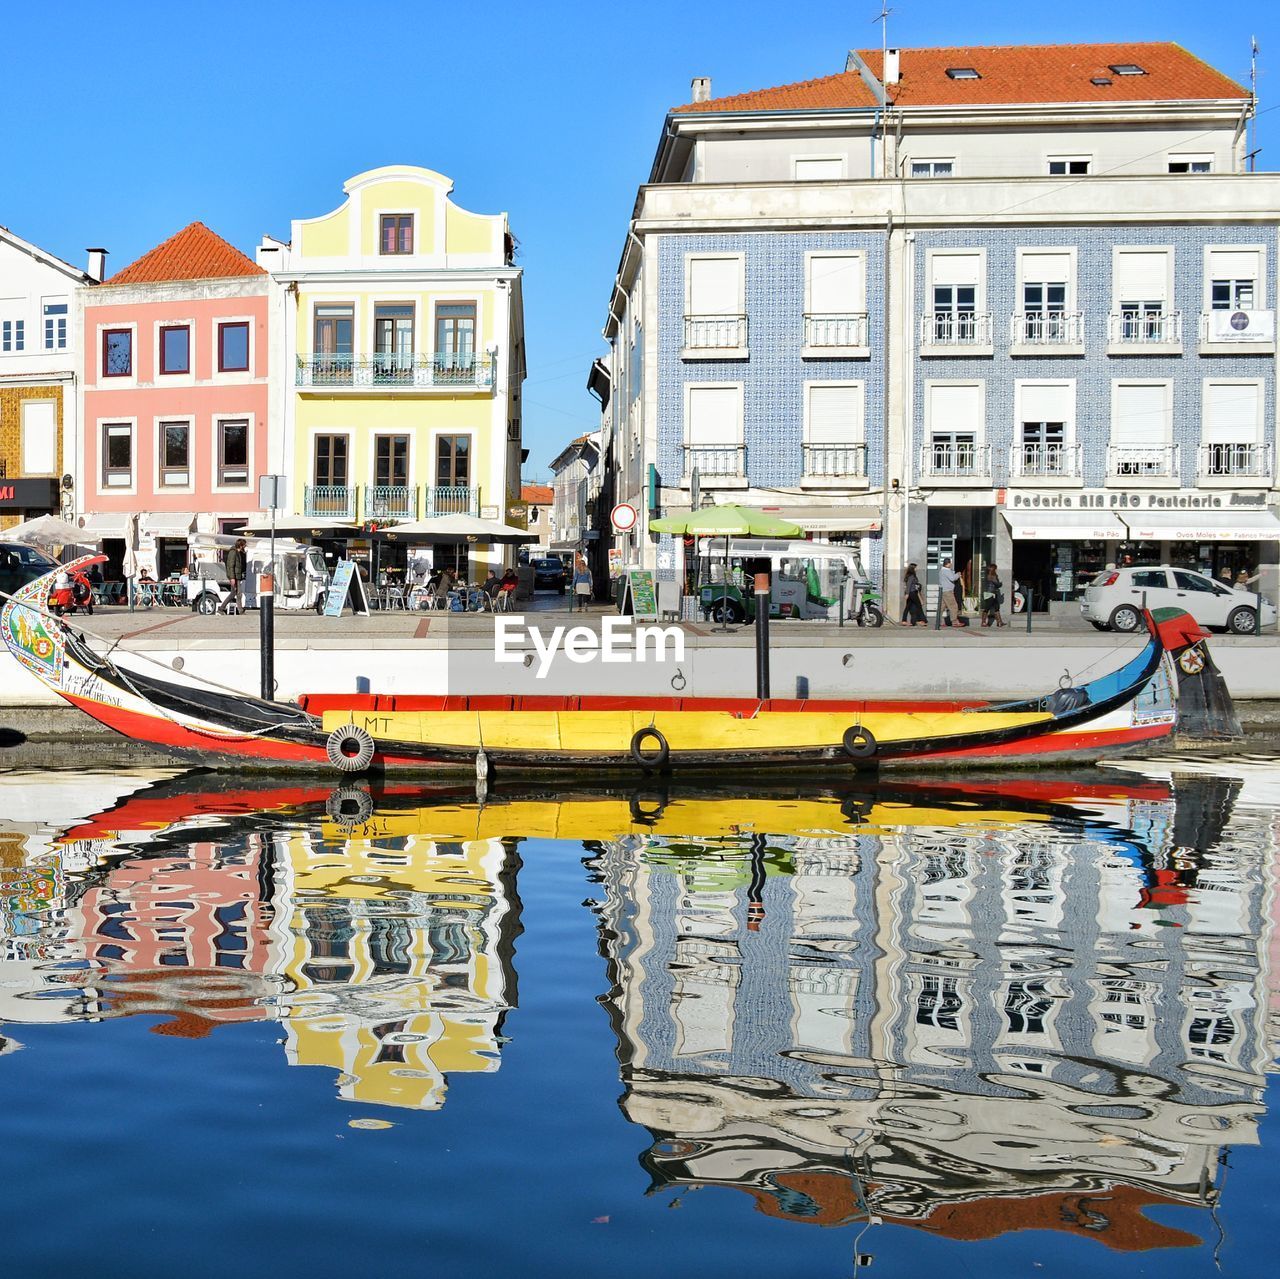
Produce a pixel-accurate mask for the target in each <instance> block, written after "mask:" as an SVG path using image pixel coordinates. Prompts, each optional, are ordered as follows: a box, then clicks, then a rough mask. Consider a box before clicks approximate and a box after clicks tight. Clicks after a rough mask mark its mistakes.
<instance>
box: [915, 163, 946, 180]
mask: <svg viewBox="0 0 1280 1279" xmlns="http://www.w3.org/2000/svg"><path fill="white" fill-rule="evenodd" d="M955 163H956V162H955V161H954V160H912V161H911V176H912V177H913V178H949V177H952V176H953V175H954V173H955Z"/></svg>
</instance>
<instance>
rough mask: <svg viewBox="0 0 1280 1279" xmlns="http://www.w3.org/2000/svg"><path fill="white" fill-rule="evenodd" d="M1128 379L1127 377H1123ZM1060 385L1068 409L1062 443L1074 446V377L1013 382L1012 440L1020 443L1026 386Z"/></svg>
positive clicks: (1027, 379)
mask: <svg viewBox="0 0 1280 1279" xmlns="http://www.w3.org/2000/svg"><path fill="white" fill-rule="evenodd" d="M1125 380H1126V381H1128V380H1129V379H1125ZM1040 386H1060V387H1064V388H1065V389H1066V393H1067V399H1068V411H1067V414H1066V416H1065V417H1064V418H1063V426H1062V443H1063V447H1064V448H1074V447H1075V443H1076V379H1075V378H1073V377H1028V378H1019V379H1018V380H1017V381H1016V382H1014V384H1013V442H1014V444H1016V445H1021V443H1022V423H1023V421H1024V420H1025V415H1024V414H1023V411H1022V393H1023V391H1025V390H1026V389H1027V388H1028V387H1040Z"/></svg>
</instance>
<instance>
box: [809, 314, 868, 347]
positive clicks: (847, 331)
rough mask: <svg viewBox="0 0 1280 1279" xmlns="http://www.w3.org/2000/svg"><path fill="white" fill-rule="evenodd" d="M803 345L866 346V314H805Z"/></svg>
mask: <svg viewBox="0 0 1280 1279" xmlns="http://www.w3.org/2000/svg"><path fill="white" fill-rule="evenodd" d="M804 344H805V346H809V347H824V346H866V345H867V313H866V312H865V311H850V312H848V313H847V314H844V315H837V314H820V313H817V312H806V313H805V317H804Z"/></svg>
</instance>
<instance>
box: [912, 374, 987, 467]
mask: <svg viewBox="0 0 1280 1279" xmlns="http://www.w3.org/2000/svg"><path fill="white" fill-rule="evenodd" d="M926 395H927V397H928V399H927V406H926V407H927V412H928V423H929V444H928V447H927V450H926V456H925V466H926V469H927V470H928V471H929V472H931V473H932V474H934V475H956V476H962V475H974V474H977V473H978V472H979V471H980V470H982V469H985V468H984V465H983V463H984V461H985V453H984V451H983V450H982V449H981V448H980V447H979V441H980V440H981V438H982V421H983V412H984V410H983V387H982V384H981V383H978V382H962V383H949V382H944V383H936V382H935V383H932V384H927V386H926Z"/></svg>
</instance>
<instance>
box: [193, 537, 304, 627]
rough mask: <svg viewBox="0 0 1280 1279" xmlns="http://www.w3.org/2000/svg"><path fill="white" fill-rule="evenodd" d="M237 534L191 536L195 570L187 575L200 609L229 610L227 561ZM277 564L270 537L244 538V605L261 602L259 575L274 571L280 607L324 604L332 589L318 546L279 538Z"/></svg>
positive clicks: (203, 611) (242, 584)
mask: <svg viewBox="0 0 1280 1279" xmlns="http://www.w3.org/2000/svg"><path fill="white" fill-rule="evenodd" d="M236 541H237V538H235V537H233V536H231V535H229V534H226V533H193V534H192V535H191V537H190V538H189V539H188V540H187V545H188V548H189V550H190V552H191V571H190V573H189V575H188V578H187V602H188V603H189V604H190V605H191V607H192V608H193V609H194V610H195V611H196V612H197V613H204V614H209V613H216V612H218V611H219V610H222V611H226V610H227V607H228V605H229V604H231V603H233V601H232V599H231V583H230V582H229V581H228V579H227V571H226V568H225V566H224V565H223V556H224V555H225V554H226V552H227V548H228V547H230V546H233V545H234V544H235V542H236ZM275 550H276V556H275V563H274V567H273V566H272V564H271V539H270V538H267V537H246V538H245V580H244V581H243V582H242V583H241V587H240V594H241V597H242V599H243V600H244V606H245V607H246V608H257V606H258V576H259V574H261V573H267V572H274V574H275V581H276V593H275V599H276V607H277V608H287V609H291V610H301V609H314V610H315V611H317V612H318V611H319V610H320V609H322V608H323V607H324V597H325V593H326V592H327V591H328V589H329V570H328V568H327V567H326V566H325V562H324V555H323V554H322V553H321V551H320V549H319V547H316V546H304V545H303V544H302V543H301V542H295V541H294V540H293V539H291V538H281V537H278V538H276V545H275Z"/></svg>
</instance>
